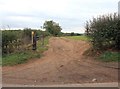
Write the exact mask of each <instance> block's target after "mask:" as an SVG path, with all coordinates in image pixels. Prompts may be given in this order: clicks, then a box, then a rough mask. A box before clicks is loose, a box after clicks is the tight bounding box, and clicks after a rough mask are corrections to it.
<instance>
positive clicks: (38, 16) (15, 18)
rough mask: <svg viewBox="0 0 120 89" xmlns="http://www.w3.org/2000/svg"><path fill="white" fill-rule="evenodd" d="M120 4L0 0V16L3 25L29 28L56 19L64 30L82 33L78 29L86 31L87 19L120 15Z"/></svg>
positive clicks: (111, 1) (111, 0) (95, 0)
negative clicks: (84, 28)
mask: <svg viewBox="0 0 120 89" xmlns="http://www.w3.org/2000/svg"><path fill="white" fill-rule="evenodd" d="M118 1H119V0H0V13H2V14H0V21H2V22H0V24H2V25H3V26H4V25H11V27H14V28H17V27H26V26H29V27H33V28H36V27H39V26H40V25H42V24H43V23H44V21H45V20H54V21H57V22H58V23H60V25H62V27H63V29H64V31H70V32H72V31H75V32H79V29H78V28H81V27H82V29H83V27H84V23H85V22H86V20H89V19H91V18H92V17H93V16H95V17H96V16H97V15H102V14H108V13H114V12H117V11H118V10H117V9H118V6H117V5H118ZM69 28H71V29H69ZM65 29H66V30H65ZM73 29H74V30H73ZM77 29H78V30H77ZM80 31H81V30H80Z"/></svg>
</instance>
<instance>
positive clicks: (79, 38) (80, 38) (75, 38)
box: [65, 36, 90, 41]
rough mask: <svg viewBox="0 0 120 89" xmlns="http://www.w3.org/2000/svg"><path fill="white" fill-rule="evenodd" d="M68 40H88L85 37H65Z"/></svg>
mask: <svg viewBox="0 0 120 89" xmlns="http://www.w3.org/2000/svg"><path fill="white" fill-rule="evenodd" d="M65 37H66V38H68V39H73V40H82V41H89V40H90V38H88V37H87V36H65Z"/></svg>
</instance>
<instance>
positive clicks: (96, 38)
mask: <svg viewBox="0 0 120 89" xmlns="http://www.w3.org/2000/svg"><path fill="white" fill-rule="evenodd" d="M85 28H86V35H88V36H90V37H91V39H92V40H91V42H92V44H93V48H94V49H96V50H105V49H108V48H116V49H120V19H119V18H118V15H117V14H116V13H114V14H109V15H103V16H99V17H98V18H93V20H90V21H89V22H87V23H86V26H85Z"/></svg>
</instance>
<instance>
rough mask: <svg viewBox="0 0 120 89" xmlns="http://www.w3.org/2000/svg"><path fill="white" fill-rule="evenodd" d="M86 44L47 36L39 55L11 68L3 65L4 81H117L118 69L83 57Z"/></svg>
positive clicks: (25, 82) (46, 82)
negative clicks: (38, 57) (41, 53)
mask: <svg viewBox="0 0 120 89" xmlns="http://www.w3.org/2000/svg"><path fill="white" fill-rule="evenodd" d="M89 47H90V45H89V44H88V43H87V42H85V41H74V40H69V39H66V38H58V37H53V38H50V40H49V49H48V50H47V51H46V52H44V56H43V57H42V58H40V59H36V60H34V61H33V60H32V61H30V62H28V63H26V64H21V65H18V66H14V67H3V72H2V76H3V77H2V78H3V80H2V81H3V84H32V85H33V84H35V85H40V84H43V85H44V84H68V83H69V84H70V83H89V82H94V83H97V82H117V79H118V76H117V74H118V73H117V69H113V68H107V67H104V66H101V65H99V64H101V63H99V62H96V61H94V60H91V59H92V58H89V60H88V59H85V57H84V56H83V55H82V53H83V52H84V51H85V50H87V49H88V48H89ZM92 80H94V81H92Z"/></svg>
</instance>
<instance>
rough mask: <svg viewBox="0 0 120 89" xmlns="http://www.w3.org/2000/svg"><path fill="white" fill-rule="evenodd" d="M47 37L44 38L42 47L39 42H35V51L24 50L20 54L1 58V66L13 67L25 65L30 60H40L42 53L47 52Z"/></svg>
mask: <svg viewBox="0 0 120 89" xmlns="http://www.w3.org/2000/svg"><path fill="white" fill-rule="evenodd" d="M48 40H49V37H47V38H45V40H44V45H42V43H41V41H40V40H39V41H38V42H37V50H32V48H31V49H29V50H25V51H22V52H17V53H12V54H8V55H4V56H2V66H13V65H16V64H21V63H25V62H27V61H28V60H30V59H35V58H40V57H41V56H42V53H43V52H44V51H45V50H47V44H48Z"/></svg>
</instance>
